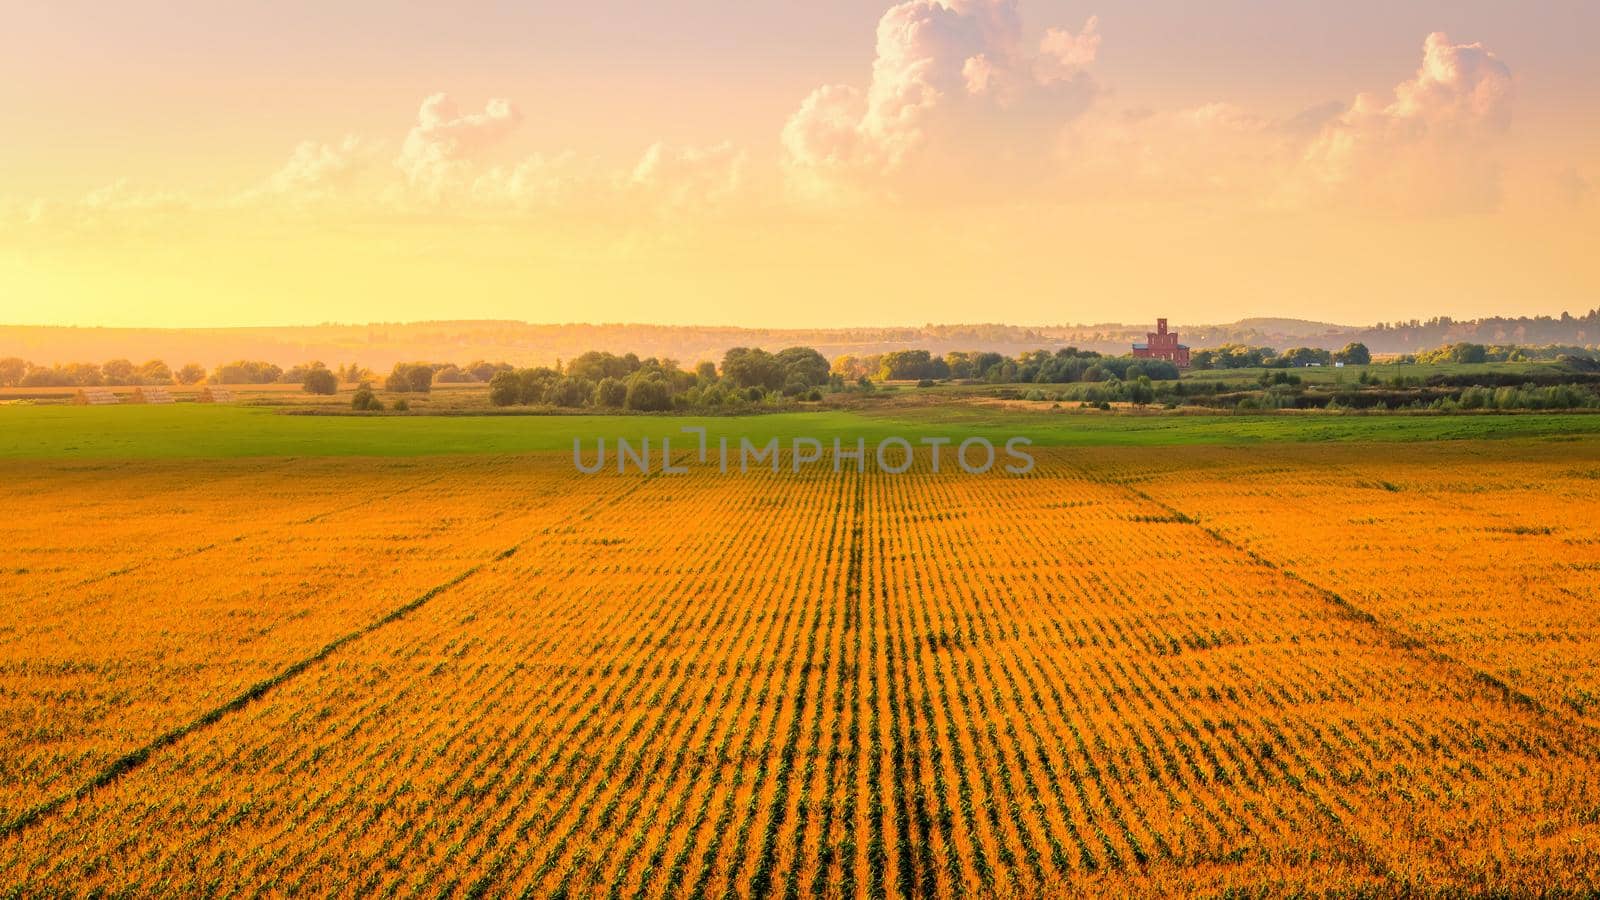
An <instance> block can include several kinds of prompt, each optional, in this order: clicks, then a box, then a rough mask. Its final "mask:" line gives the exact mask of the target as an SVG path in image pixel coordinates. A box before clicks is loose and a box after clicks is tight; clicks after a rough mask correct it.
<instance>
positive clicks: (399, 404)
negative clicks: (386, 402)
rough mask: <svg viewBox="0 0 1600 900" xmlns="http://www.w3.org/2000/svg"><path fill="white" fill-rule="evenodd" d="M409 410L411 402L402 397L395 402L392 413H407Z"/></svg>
mask: <svg viewBox="0 0 1600 900" xmlns="http://www.w3.org/2000/svg"><path fill="white" fill-rule="evenodd" d="M380 408H381V407H380ZM410 409H411V402H410V401H408V400H407V399H406V398H404V397H401V398H400V399H399V400H396V401H395V402H394V411H395V412H407V411H409V410H410Z"/></svg>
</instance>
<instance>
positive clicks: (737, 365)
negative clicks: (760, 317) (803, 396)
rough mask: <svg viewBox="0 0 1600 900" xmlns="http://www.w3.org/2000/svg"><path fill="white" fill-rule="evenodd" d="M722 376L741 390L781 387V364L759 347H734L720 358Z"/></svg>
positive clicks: (782, 377) (782, 373)
mask: <svg viewBox="0 0 1600 900" xmlns="http://www.w3.org/2000/svg"><path fill="white" fill-rule="evenodd" d="M722 374H723V375H724V376H725V377H727V378H728V379H729V380H731V381H732V382H733V383H734V384H736V385H738V386H739V387H742V388H749V387H759V388H763V389H764V390H769V391H775V390H777V389H778V388H780V387H783V382H784V371H783V363H781V362H779V361H778V358H777V357H775V356H773V355H772V354H771V353H768V352H767V351H765V350H762V349H761V348H759V347H754V348H752V347H734V348H733V349H731V350H729V351H728V352H727V353H725V354H723V356H722Z"/></svg>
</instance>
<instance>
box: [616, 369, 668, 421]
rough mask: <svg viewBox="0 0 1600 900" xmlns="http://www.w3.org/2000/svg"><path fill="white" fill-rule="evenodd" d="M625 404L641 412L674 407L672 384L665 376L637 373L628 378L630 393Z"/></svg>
mask: <svg viewBox="0 0 1600 900" xmlns="http://www.w3.org/2000/svg"><path fill="white" fill-rule="evenodd" d="M623 405H624V406H626V407H627V408H628V409H636V410H639V411H641V412H661V411H664V410H669V409H671V408H672V386H671V385H669V384H668V383H667V382H666V380H665V379H663V378H659V377H651V376H648V375H642V374H641V375H635V376H634V377H633V378H630V379H628V394H627V397H626V398H625V399H624V401H623Z"/></svg>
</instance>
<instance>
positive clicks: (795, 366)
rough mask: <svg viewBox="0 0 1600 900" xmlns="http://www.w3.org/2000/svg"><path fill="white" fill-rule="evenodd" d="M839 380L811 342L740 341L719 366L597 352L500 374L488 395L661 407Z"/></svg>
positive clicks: (766, 395) (800, 391) (507, 400)
mask: <svg viewBox="0 0 1600 900" xmlns="http://www.w3.org/2000/svg"><path fill="white" fill-rule="evenodd" d="M840 386H841V382H840V381H839V380H838V379H836V378H835V377H834V376H833V374H832V372H831V371H830V367H829V365H828V360H827V359H826V358H824V357H823V355H822V354H820V353H818V352H817V351H816V350H813V349H811V348H810V347H789V348H787V349H784V350H780V351H778V352H777V353H769V352H767V351H765V350H762V349H759V348H752V347H734V348H732V349H731V350H729V351H727V352H726V353H725V354H723V357H722V363H721V365H720V366H719V365H718V364H716V363H713V362H711V361H709V360H707V361H702V362H700V363H697V364H696V365H695V367H694V368H693V369H682V368H680V367H679V366H678V363H677V362H676V361H675V360H671V359H660V358H657V357H649V358H646V359H640V358H639V357H638V356H637V355H635V354H632V353H626V354H622V355H620V356H619V355H617V354H613V353H606V352H601V351H590V352H588V353H584V354H582V355H580V356H578V357H577V358H576V359H573V360H572V361H571V362H569V363H567V364H566V365H565V366H562V365H560V364H558V365H556V366H555V367H550V366H534V367H531V368H525V369H508V370H506V371H501V372H498V373H496V374H495V375H494V376H493V377H492V378H491V379H489V402H490V403H492V404H494V405H495V406H513V405H528V404H537V403H545V404H549V405H551V406H559V407H565V408H577V407H586V406H587V407H604V408H610V409H630V410H638V411H641V412H659V411H664V410H669V409H675V408H680V407H719V406H736V405H741V404H752V403H761V402H764V401H769V400H770V401H776V400H778V399H779V398H787V399H800V400H821V399H822V392H821V389H822V388H824V387H830V388H834V389H837V388H838V387H840Z"/></svg>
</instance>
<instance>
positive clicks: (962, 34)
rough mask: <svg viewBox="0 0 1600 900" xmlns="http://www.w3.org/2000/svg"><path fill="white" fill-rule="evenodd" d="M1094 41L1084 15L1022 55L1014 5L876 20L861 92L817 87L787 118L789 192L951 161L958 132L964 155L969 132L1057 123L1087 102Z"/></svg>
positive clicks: (912, 5)
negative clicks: (931, 159) (922, 160)
mask: <svg viewBox="0 0 1600 900" xmlns="http://www.w3.org/2000/svg"><path fill="white" fill-rule="evenodd" d="M1099 44H1100V36H1099V33H1098V23H1097V22H1096V20H1095V19H1093V18H1091V19H1089V21H1088V22H1087V23H1086V24H1085V25H1084V27H1083V29H1082V30H1081V31H1079V32H1077V33H1074V32H1071V31H1066V30H1063V29H1059V28H1052V29H1050V30H1048V31H1046V32H1045V35H1044V38H1043V40H1042V41H1041V42H1040V44H1039V45H1038V46H1037V47H1029V46H1027V44H1026V42H1025V41H1024V39H1023V31H1022V22H1021V17H1020V16H1019V15H1018V12H1017V4H1016V0H906V2H903V3H900V4H898V5H896V6H893V7H890V9H889V10H888V11H887V12H885V13H884V14H883V17H882V18H881V19H879V21H878V29H877V44H876V51H875V55H874V59H873V62H872V76H871V80H870V82H869V83H868V85H867V87H866V89H865V91H862V90H860V89H858V88H855V87H852V86H850V85H826V86H823V87H819V88H817V89H816V90H814V91H812V92H811V94H810V95H808V96H807V97H806V98H805V99H804V100H803V101H801V104H800V107H799V109H797V110H796V111H795V112H794V114H793V115H791V116H790V117H789V120H788V122H787V123H786V124H785V126H784V129H783V133H782V144H783V152H784V161H785V164H786V166H787V168H788V170H789V173H790V175H791V177H792V178H793V179H794V180H795V182H796V183H797V185H798V186H800V187H802V188H805V189H808V190H815V189H819V188H825V187H827V186H828V183H829V182H835V183H836V182H838V181H840V180H849V179H853V178H867V179H871V178H876V177H881V176H883V175H886V174H889V173H892V172H895V171H896V170H900V169H902V168H903V167H905V166H906V164H907V162H908V160H910V158H911V157H913V156H914V155H916V154H919V153H922V152H924V151H926V150H927V149H928V148H929V147H930V146H933V147H936V148H937V149H940V150H943V151H945V152H951V151H953V150H954V149H955V147H956V144H957V143H958V142H957V141H953V140H949V139H950V138H953V137H955V136H956V133H957V132H958V130H961V129H968V130H965V131H962V132H961V136H962V137H963V138H965V141H964V142H963V143H966V145H967V146H969V147H970V146H971V141H972V140H973V139H974V138H977V137H980V136H981V135H979V134H977V133H975V132H973V131H972V130H970V129H972V128H973V127H975V126H984V125H999V126H1000V127H999V128H998V129H996V130H995V131H985V132H984V133H987V134H1000V135H1011V134H1012V133H1013V132H1014V128H1013V127H1011V126H1012V124H1013V123H1014V121H1022V120H1029V121H1038V120H1039V119H1040V118H1044V119H1053V120H1054V121H1055V122H1056V123H1057V124H1059V123H1060V122H1063V121H1065V120H1066V119H1068V118H1070V117H1071V116H1073V115H1075V114H1077V113H1079V112H1081V111H1082V110H1083V108H1084V107H1085V106H1086V105H1087V103H1088V100H1089V99H1090V98H1091V97H1092V96H1093V93H1094V83H1093V81H1092V80H1090V79H1089V77H1088V75H1087V72H1086V70H1087V68H1088V66H1089V65H1090V64H1091V63H1093V61H1094V58H1095V55H1096V53H1097V52H1098V49H1099ZM1008 118H1010V119H1013V123H1008V122H1007V121H1006V120H1007V119H1008ZM941 138H943V139H945V140H941ZM941 144H942V146H939V145H941ZM985 149H986V150H988V149H993V148H985Z"/></svg>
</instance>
